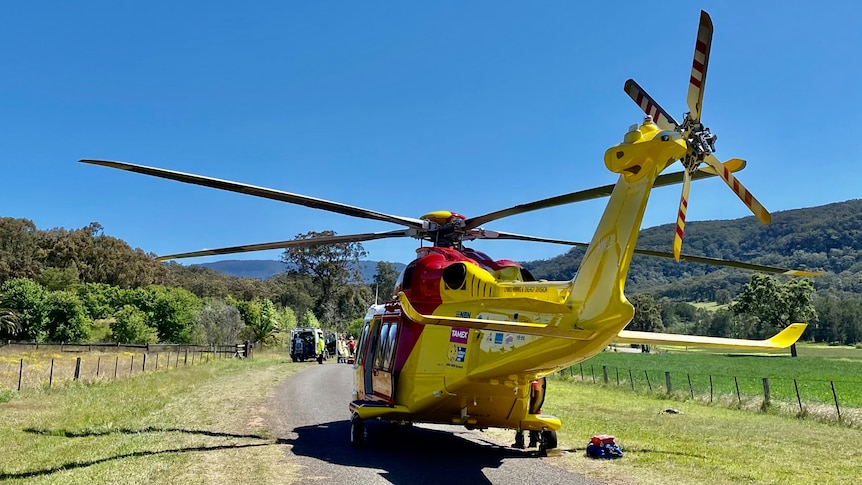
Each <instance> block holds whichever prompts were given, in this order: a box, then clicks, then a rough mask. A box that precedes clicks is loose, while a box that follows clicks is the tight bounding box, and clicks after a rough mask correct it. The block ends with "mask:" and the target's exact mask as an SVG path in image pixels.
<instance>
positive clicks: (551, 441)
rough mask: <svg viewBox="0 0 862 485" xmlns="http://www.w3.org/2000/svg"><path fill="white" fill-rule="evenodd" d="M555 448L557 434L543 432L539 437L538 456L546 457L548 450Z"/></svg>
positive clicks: (547, 431) (549, 431)
mask: <svg viewBox="0 0 862 485" xmlns="http://www.w3.org/2000/svg"><path fill="white" fill-rule="evenodd" d="M556 447H557V432H556V431H551V430H548V429H546V430H543V431H542V434H540V435H539V455H541V456H548V450H553V449H554V448H556Z"/></svg>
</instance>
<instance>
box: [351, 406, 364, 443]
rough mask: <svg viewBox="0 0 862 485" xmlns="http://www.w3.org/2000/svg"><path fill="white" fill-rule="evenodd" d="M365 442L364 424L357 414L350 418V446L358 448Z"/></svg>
mask: <svg viewBox="0 0 862 485" xmlns="http://www.w3.org/2000/svg"><path fill="white" fill-rule="evenodd" d="M364 442H365V422H363V421H362V418H360V417H359V415H358V414H354V415H353V417H352V418H350V444H351V445H352V446H354V447H357V448H358V447H360V446H362V444H363V443H364Z"/></svg>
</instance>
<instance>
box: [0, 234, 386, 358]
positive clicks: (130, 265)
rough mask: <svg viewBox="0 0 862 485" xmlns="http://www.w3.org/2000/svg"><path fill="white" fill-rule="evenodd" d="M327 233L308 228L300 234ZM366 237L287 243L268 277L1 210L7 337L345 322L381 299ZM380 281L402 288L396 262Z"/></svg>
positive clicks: (270, 334)
mask: <svg viewBox="0 0 862 485" xmlns="http://www.w3.org/2000/svg"><path fill="white" fill-rule="evenodd" d="M319 234H332V233H331V231H330V232H328V233H306V234H301V235H298V236H297V238H308V237H312V236H314V235H319ZM364 254H365V252H364V249H363V248H362V246H361V245H360V244H358V243H347V244H342V245H333V246H329V247H313V248H302V249H295V250H290V251H286V252H285V253H284V255H283V259H284V260H285V262H288V263H290V267H292V268H295V269H294V270H291V271H288V272H285V273H282V274H279V275H277V276H276V277H274V278H271V279H269V280H257V279H252V278H237V277H233V276H229V275H225V274H223V273H219V272H217V271H213V270H210V269H206V268H202V267H197V266H184V265H181V264H179V263H176V262H170V263H161V262H158V261H156V259H155V255H154V254H152V253H146V252H144V251H143V250H141V249H132V248H131V247H130V246H129V245H128V244H127V243H125V242H124V241H122V240H120V239H117V238H114V237H111V236H107V235H105V234H104V233H103V229H102V227H101V225H99V224H98V223H95V222H94V223H92V224H90V225H88V226H86V227H84V228H81V229H74V230H66V229H50V230H44V231H43V230H39V229H37V228H36V226H35V224H34V223H33V222H32V221H30V220H27V219H15V218H0V338H3V339H16V340H32V341H57V342H82V341H99V340H111V341H118V342H122V343H154V342H173V343H226V342H231V341H234V340H237V339H250V340H253V341H260V342H272V341H274V340H276V339H277V338H278V337H279V336H280V335H281V336H283V334H284V333H285V332H287V331H289V330H290V329H291V328H294V327H296V326H297V325H300V326H324V327H326V328H330V329H333V330H335V331H338V330H341V331H343V330H345V329H347V327H348V325H350V324H351V322H354V321H355V320H356V319H358V318H361V317H362V316H363V315H364V314H365V311H366V309H367V308H368V306H369V305H370V304H371V303H373V302H374V297H375V295H374V291H373V290H372V287H370V286H369V285H367V284H365V283H363V282H362V281H361V280H359V279H358V277H357V275H356V274H355V270H353V269H350V268H356V264H355V263H356V259H357V258H358V257H360V256H362V255H364ZM377 270H378V271H377V274H376V275H375V283H376V284H377V285H392V286H394V282H395V278H397V273H396V272H395V270H394V267H393V265H391V264H389V263H385V262H381V263H378V268H377Z"/></svg>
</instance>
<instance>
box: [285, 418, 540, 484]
mask: <svg viewBox="0 0 862 485" xmlns="http://www.w3.org/2000/svg"><path fill="white" fill-rule="evenodd" d="M366 428H367V430H368V437H367V439H366V442H365V444H364V446H362V447H361V448H354V447H352V446H350V444H349V442H348V436H349V430H350V422H349V421H335V422H330V423H324V424H319V425H312V426H304V427H299V428H295V429H294V430H293V431H294V432H295V433H297V435H298V437H297V438H296V439H280V440H278V442H279V443H281V444H289V445H292V446H293V450H292V452H293V454H294V455H298V456H308V457H312V458H316V459H319V460H324V461H327V462H329V463H334V464H338V465H343V466H351V467H360V468H371V469H380V470H383V471H382V472H381V473H380V475H381V476H382V477H383V478H385V479H386V480H388V481H389V482H391V483H393V484H395V485H408V484H409V485H423V484H439V483H476V484H490V483H491V482H490V481H489V480H488V479H487V477H486V476H485V474H484V473H483V469H486V468H497V467H499V466H500V465H501V464H502V462H503V459H504V458H522V459H529V460H536V459H537V458H536V457H535V453H533V452H523V451H519V450H514V449H510V448H507V447H502V446H500V445H498V444H496V443H493V442H492V441H490V440H484V439H482V438H481V437H479V439H478V440H476V441H473V440H474V439H475V437H476V436H477V435H476V434H475V433H472V432H467V431H466V430H464V429H463V428H454V427H453V429H460V432H453V431H450V430H436V429H428V428H425V427H419V426H401V425H396V424H391V423H388V422H375V421H372V422H367V423H366ZM462 434H469V435H470V436H471V438H470V439H468V438H465V437H463V436H462Z"/></svg>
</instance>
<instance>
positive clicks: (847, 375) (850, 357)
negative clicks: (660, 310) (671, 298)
mask: <svg viewBox="0 0 862 485" xmlns="http://www.w3.org/2000/svg"><path fill="white" fill-rule="evenodd" d="M603 366H607V367H608V373H609V381H610V383H611V384H612V385H616V383H617V375H619V379H620V386H621V387H626V388H628V389H631V387H632V386H631V381H630V380H629V372H631V377H632V379H633V381H634V387H635V390H641V391H642V390H646V389H648V388H649V386H650V385H651V386H652V388H653V390H665V372H670V373H671V384H672V388H673V390H674V391H679V392H681V393H684V394H690V393H692V392H693V393H694V394H695V395H702V396H708V395H709V393H710V377H712V392H713V394H714V396H715V398H717V397H718V396H730V397H731V398H736V396H737V390H736V386H737V385H738V386H739V395H741V396H743V397H744V396H749V397H750V396H761V397H762V396H763V394H764V391H763V378H768V380H769V387H770V397H771V399H772V400H775V401H783V402H787V403H797V402H798V401H797V396H796V389H797V388H798V390H799V397H800V399H801V400H802V401H803V405H805V404H806V403H820V404H824V405H834V397H833V394H832V386H833V385H834V387H835V392H836V394H837V396H838V401H839V406H841V407H848V408H862V350H860V349H854V348H850V347H814V346H800V348H799V357H796V358H792V357H790V355H789V353H788V351H782V352H781V353H772V354H760V355H752V354H728V353H715V352H703V351H678V350H677V351H674V350H671V351H661V352H653V353H649V354H642V353H626V352H608V351H606V352H602V353H601V354H599V355H597V356H595V357H593V358H592V359H590V360H588V361H586V362H584V363H583V364H582V365H578V366H574V367H572V368H571V369H570V370H568V371H564V372H563V374H568V375H576V376H580V373H581V369H582V368H583V372H584V380H586V381H590V382H591V381H592V380H593V376H595V379H596V381H597V382H601V381H603V369H602V367H603ZM647 376H648V378H649V381H647ZM734 377H735V378H736V379H735V380H734ZM689 379H690V380H691V381H690V382H691V387H689ZM794 380H795V381H796V385H795V386H794Z"/></svg>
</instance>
